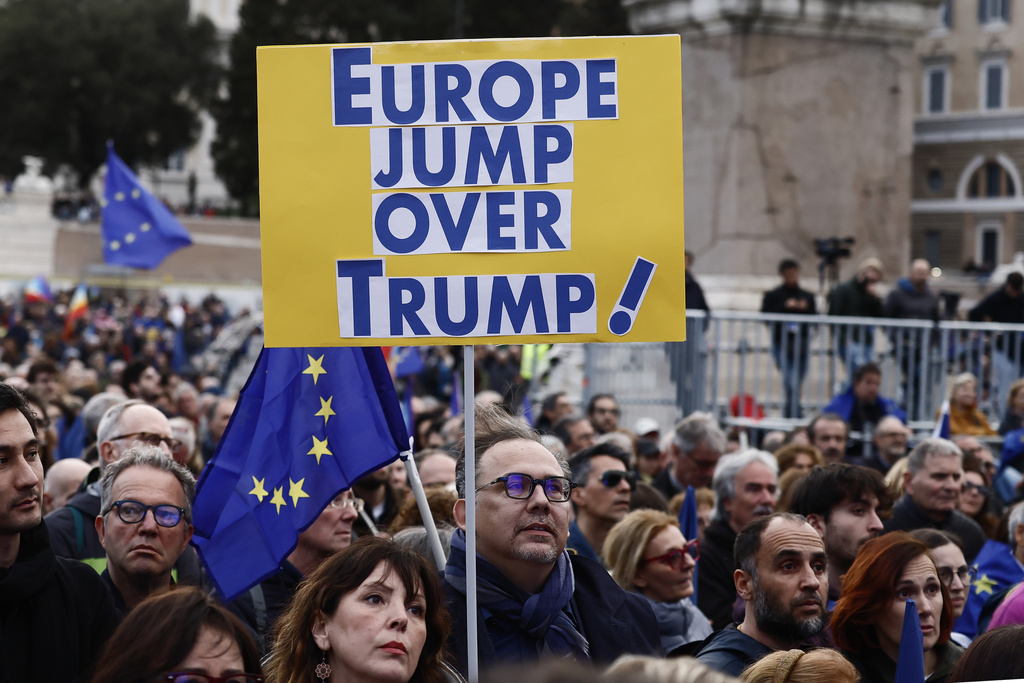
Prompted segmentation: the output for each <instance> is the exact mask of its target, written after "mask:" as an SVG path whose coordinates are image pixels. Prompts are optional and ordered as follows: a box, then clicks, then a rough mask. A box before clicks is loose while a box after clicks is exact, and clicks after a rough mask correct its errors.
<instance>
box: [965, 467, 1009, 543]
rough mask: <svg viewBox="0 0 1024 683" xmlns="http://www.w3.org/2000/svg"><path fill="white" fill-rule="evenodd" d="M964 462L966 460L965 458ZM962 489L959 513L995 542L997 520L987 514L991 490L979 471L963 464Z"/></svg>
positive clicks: (997, 538)
mask: <svg viewBox="0 0 1024 683" xmlns="http://www.w3.org/2000/svg"><path fill="white" fill-rule="evenodd" d="M964 460H967V458H966V457H965V458H964ZM964 464H965V466H964V488H963V491H961V492H960V503H959V505H958V507H959V509H960V512H962V513H964V514H965V515H967V516H968V517H970V518H971V519H973V520H974V521H975V522H977V523H978V524H980V525H981V529H982V531H984V532H985V536H987V537H988V538H989V539H991V540H993V541H996V540H999V537H998V536H997V535H996V533H997V530H998V528H999V518H998V517H996V516H995V515H993V514H992V513H991V512H989V509H990V508H991V504H992V488H991V487H990V486H988V485H987V483H986V482H985V475H984V474H983V473H982V472H981V471H980V469H969V468H968V467H967V466H966V463H964Z"/></svg>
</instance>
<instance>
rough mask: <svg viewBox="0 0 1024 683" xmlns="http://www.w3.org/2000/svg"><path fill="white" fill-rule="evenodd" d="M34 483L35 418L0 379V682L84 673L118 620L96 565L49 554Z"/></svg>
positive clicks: (39, 471)
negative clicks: (95, 569)
mask: <svg viewBox="0 0 1024 683" xmlns="http://www.w3.org/2000/svg"><path fill="white" fill-rule="evenodd" d="M42 483H43V465H42V462H41V460H40V457H39V439H38V438H37V427H36V422H35V418H34V416H33V414H32V412H31V410H30V408H29V407H28V404H27V403H26V402H25V398H24V396H22V395H21V394H20V393H19V392H18V391H17V390H15V389H14V388H13V387H11V386H10V385H8V384H6V383H4V382H0V683H22V682H23V681H32V682H33V683H50V682H51V681H52V682H53V683H58V682H59V683H64V682H66V681H71V682H74V681H80V680H82V679H84V677H85V676H86V675H87V674H88V672H89V669H90V668H91V666H92V664H93V663H94V662H95V659H96V657H98V655H99V652H100V650H101V649H102V647H103V644H104V643H105V642H106V640H107V638H109V637H110V635H111V634H112V633H113V632H114V629H115V628H117V624H118V621H119V620H120V615H118V613H117V611H116V610H115V609H114V603H113V600H112V599H111V597H110V593H109V592H108V591H107V587H106V586H105V585H104V584H103V581H102V580H101V579H100V577H99V576H98V575H97V574H96V572H94V571H93V570H92V569H90V568H89V567H87V566H85V565H84V564H82V563H81V562H76V561H74V560H65V559H63V558H58V557H56V556H55V555H54V554H53V550H52V549H51V548H50V543H49V533H48V532H47V528H46V524H45V523H44V522H43V521H42Z"/></svg>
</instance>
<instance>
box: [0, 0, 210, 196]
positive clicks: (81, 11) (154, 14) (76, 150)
mask: <svg viewBox="0 0 1024 683" xmlns="http://www.w3.org/2000/svg"><path fill="white" fill-rule="evenodd" d="M218 63H219V62H218V43H217V36H216V30H215V28H214V26H213V24H212V23H211V22H210V21H209V20H207V19H205V18H200V19H190V17H189V3H188V0H8V1H7V2H6V3H0V64H2V65H3V68H2V69H0V93H3V100H4V102H3V106H2V107H0V174H2V175H8V176H12V175H16V174H17V173H18V172H19V171H20V170H21V168H22V162H21V159H22V157H23V156H25V155H34V156H41V157H43V158H45V159H46V169H47V172H52V171H53V170H54V169H55V168H56V167H57V166H59V165H61V164H67V165H69V166H70V167H71V168H72V169H73V170H74V171H76V172H77V173H78V174H79V177H80V178H82V179H83V181H84V180H85V179H87V178H88V177H89V175H90V174H92V173H93V172H95V170H96V169H97V168H98V167H99V166H100V164H102V163H103V162H104V160H105V158H106V141H107V140H112V141H113V142H114V145H115V147H116V149H117V152H118V154H119V155H120V156H121V157H122V158H123V159H124V160H125V161H126V162H127V163H129V164H142V163H145V164H152V165H163V164H164V163H165V162H166V160H167V158H168V157H169V156H170V155H171V154H172V153H174V152H175V151H178V150H181V149H185V148H188V147H189V146H190V145H191V144H193V143H194V142H195V140H196V139H197V138H198V135H199V130H200V122H199V112H200V111H201V110H202V109H203V108H204V107H206V106H208V105H209V103H210V102H211V101H212V99H213V96H214V95H215V93H216V89H217V87H218V86H219V84H220V82H221V78H222V70H221V68H220V67H219V66H218Z"/></svg>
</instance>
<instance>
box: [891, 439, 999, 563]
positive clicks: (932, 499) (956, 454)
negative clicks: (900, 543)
mask: <svg viewBox="0 0 1024 683" xmlns="http://www.w3.org/2000/svg"><path fill="white" fill-rule="evenodd" d="M963 482H964V467H963V453H961V452H960V449H959V448H957V446H956V444H954V443H953V442H952V441H947V440H946V439H937V438H930V439H924V440H923V441H921V443H919V444H917V446H915V447H914V450H912V451H910V455H908V456H907V471H906V472H905V473H904V474H903V489H904V490H905V491H906V495H904V496H903V498H901V499H900V501H899V502H898V503H896V507H894V508H893V511H892V517H891V518H890V519H888V520H887V521H886V522H885V525H884V526H885V530H886V531H913V530H914V529H921V528H930V529H939V530H941V531H950V532H952V533H954V534H956V535H957V536H959V537H960V540H961V541H963V544H964V557H965V558H967V562H969V563H970V562H974V558H975V556H976V555H977V554H978V551H979V550H981V547H982V546H983V545H985V541H986V538H985V532H984V531H982V529H981V526H980V525H979V524H978V523H977V522H975V521H974V520H973V519H971V518H970V517H968V516H967V515H965V514H964V513H962V512H960V510H958V509H957V504H958V503H959V501H960V489H961V487H962V486H963Z"/></svg>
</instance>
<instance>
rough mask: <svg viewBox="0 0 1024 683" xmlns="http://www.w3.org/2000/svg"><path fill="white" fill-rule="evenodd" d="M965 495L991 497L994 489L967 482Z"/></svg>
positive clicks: (965, 483)
mask: <svg viewBox="0 0 1024 683" xmlns="http://www.w3.org/2000/svg"><path fill="white" fill-rule="evenodd" d="M964 493H977V494H979V495H982V496H989V495H991V494H992V489H991V488H989V487H988V486H982V485H981V484H975V483H974V482H971V481H965V482H964Z"/></svg>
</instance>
